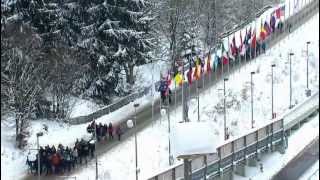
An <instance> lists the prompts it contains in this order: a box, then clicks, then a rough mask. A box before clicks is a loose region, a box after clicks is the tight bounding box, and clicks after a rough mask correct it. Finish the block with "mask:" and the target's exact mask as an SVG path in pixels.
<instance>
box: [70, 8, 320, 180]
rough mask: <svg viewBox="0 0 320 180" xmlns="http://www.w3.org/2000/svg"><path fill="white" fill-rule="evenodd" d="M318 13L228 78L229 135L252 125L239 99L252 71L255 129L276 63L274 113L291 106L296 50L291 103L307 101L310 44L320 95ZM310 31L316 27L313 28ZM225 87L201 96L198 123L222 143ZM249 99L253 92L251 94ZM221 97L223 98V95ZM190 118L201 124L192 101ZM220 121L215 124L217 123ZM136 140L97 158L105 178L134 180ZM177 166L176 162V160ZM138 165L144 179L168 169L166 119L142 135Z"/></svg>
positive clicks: (313, 81)
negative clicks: (306, 51)
mask: <svg viewBox="0 0 320 180" xmlns="http://www.w3.org/2000/svg"><path fill="white" fill-rule="evenodd" d="M318 20H319V14H317V15H316V16H315V17H314V18H313V19H312V20H310V22H308V23H307V24H306V25H304V26H302V27H301V28H299V29H298V30H297V32H295V33H294V34H293V35H291V36H290V39H286V40H285V41H284V42H281V43H280V44H278V45H276V46H275V47H274V48H272V49H271V50H270V51H268V52H267V54H266V55H263V56H262V57H260V58H258V59H257V60H256V61H255V62H252V63H251V64H250V65H248V66H246V67H245V68H244V69H242V70H241V71H240V72H239V73H236V74H234V75H232V76H231V77H230V80H229V81H228V82H227V88H232V90H231V89H229V90H228V92H229V93H231V94H232V95H234V97H235V98H234V100H233V101H231V99H232V98H231V97H232V96H230V95H229V96H228V98H227V101H230V105H231V104H232V102H236V101H239V104H240V105H239V106H238V107H237V106H236V103H234V104H233V106H231V108H228V110H227V112H228V115H227V125H228V127H229V128H230V129H231V136H236V135H237V134H239V133H241V132H243V131H245V130H246V129H249V128H250V127H251V124H250V121H251V116H250V101H249V100H250V98H249V99H247V100H243V99H242V97H241V94H242V92H243V91H245V90H244V89H247V88H248V87H247V86H246V83H247V82H248V81H249V80H250V72H251V71H252V70H253V71H256V73H257V74H256V75H255V76H254V102H255V103H254V117H255V120H256V125H257V124H259V123H262V122H263V121H266V120H268V119H270V117H271V114H270V109H271V105H270V104H271V100H270V90H271V82H270V71H271V67H270V64H271V63H276V64H277V68H275V74H274V76H275V77H274V78H275V86H274V90H275V94H274V95H275V96H274V97H275V102H274V103H275V112H277V114H281V113H282V112H284V111H285V110H286V109H287V108H288V106H289V96H288V94H289V88H288V87H289V83H288V82H289V73H288V64H287V63H286V62H287V61H288V60H287V56H286V54H287V53H288V52H289V51H290V50H293V51H294V52H295V53H296V55H295V56H294V57H293V59H292V64H293V97H294V99H293V102H297V103H298V102H300V101H302V100H303V99H305V98H306V97H305V94H304V93H305V92H304V90H305V87H306V82H305V76H306V75H305V72H306V71H305V68H306V66H305V65H306V64H305V62H306V61H305V57H304V56H303V52H302V49H304V48H305V43H304V42H305V41H307V40H311V41H312V43H311V45H310V46H309V49H310V59H309V60H310V65H309V73H310V74H309V78H310V79H309V80H310V87H311V89H312V91H316V90H319V84H318V78H319V77H318V74H317V73H316V69H317V67H315V66H316V65H315V64H316V63H315V62H316V61H318V60H319V51H318V44H317V41H318V39H319V37H318V34H317V33H316V32H318V29H314V28H315V27H316V28H319V27H318V26H319V24H318ZM311 27H312V28H311ZM219 88H222V83H221V82H220V83H218V84H217V86H215V87H213V88H211V89H210V90H208V91H206V92H203V93H202V94H201V97H200V110H201V112H200V114H201V115H200V119H201V121H212V120H213V121H214V122H215V128H214V131H215V132H216V135H217V138H220V139H221V138H222V136H221V134H222V133H223V132H222V131H221V129H223V116H222V113H217V112H216V111H215V110H214V109H215V108H214V107H215V106H216V105H217V104H218V103H219V102H221V99H220V98H219V95H218V93H219V92H218V89H219ZM247 93H248V96H249V97H250V92H247ZM220 97H221V96H220ZM189 117H191V120H193V121H196V120H197V111H196V101H191V103H190V109H189ZM170 119H171V124H172V126H174V124H175V123H177V122H179V121H181V108H180V107H178V108H177V110H176V113H171V117H170ZM214 119H216V120H214ZM134 162H135V161H134V138H129V139H128V140H125V141H124V142H123V143H122V144H121V145H119V146H117V147H115V148H113V149H112V150H111V151H108V152H107V153H106V154H105V155H103V156H101V157H99V168H100V173H99V175H100V177H101V178H103V179H112V180H120V179H134V175H135V174H134V172H135V170H134V168H135V165H134ZM175 163H177V160H175ZM138 166H139V168H140V174H139V177H140V178H142V179H144V178H147V177H150V176H151V175H153V174H154V173H155V172H157V171H159V170H161V169H163V168H166V167H167V166H168V134H167V119H166V118H162V120H157V122H156V123H155V124H153V125H152V126H151V127H148V128H146V129H145V130H143V131H142V132H140V133H138ZM94 174H95V170H94V163H93V162H91V164H90V165H89V166H88V168H85V169H84V170H83V171H82V172H80V173H75V174H73V175H74V176H76V177H77V179H78V178H80V179H87V178H88V177H94Z"/></svg>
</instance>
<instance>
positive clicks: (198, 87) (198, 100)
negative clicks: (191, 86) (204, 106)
mask: <svg viewBox="0 0 320 180" xmlns="http://www.w3.org/2000/svg"><path fill="white" fill-rule="evenodd" d="M199 89H201V87H200V86H197V96H193V97H191V98H190V100H191V99H197V103H198V107H197V108H198V122H200V96H199Z"/></svg>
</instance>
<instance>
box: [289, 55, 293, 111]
mask: <svg viewBox="0 0 320 180" xmlns="http://www.w3.org/2000/svg"><path fill="white" fill-rule="evenodd" d="M293 55H294V53H292V52H291V53H289V67H290V68H289V69H290V104H289V109H291V108H292V107H293V106H292V104H291V102H292V69H291V56H293Z"/></svg>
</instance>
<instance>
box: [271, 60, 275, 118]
mask: <svg viewBox="0 0 320 180" xmlns="http://www.w3.org/2000/svg"><path fill="white" fill-rule="evenodd" d="M274 67H276V65H275V64H272V65H271V113H272V118H271V119H273V118H275V115H274V112H273V68H274Z"/></svg>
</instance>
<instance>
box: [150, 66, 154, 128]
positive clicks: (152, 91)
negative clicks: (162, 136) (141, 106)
mask: <svg viewBox="0 0 320 180" xmlns="http://www.w3.org/2000/svg"><path fill="white" fill-rule="evenodd" d="M151 62H152V86H151V95H152V116H151V121H152V122H153V121H154V118H153V116H154V110H153V107H154V90H153V88H154V78H153V73H154V62H153V61H151ZM152 126H153V123H152Z"/></svg>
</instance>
